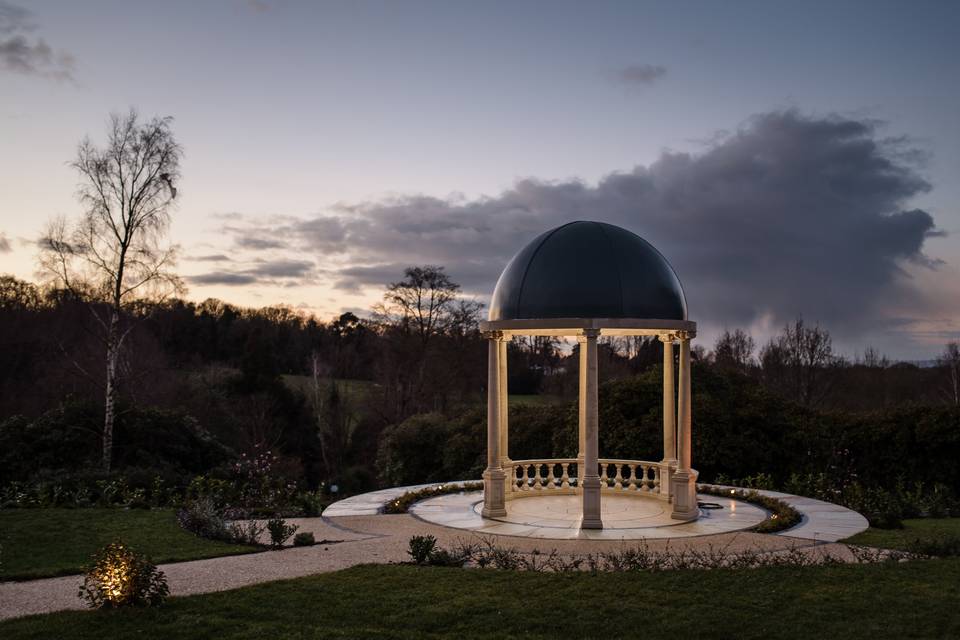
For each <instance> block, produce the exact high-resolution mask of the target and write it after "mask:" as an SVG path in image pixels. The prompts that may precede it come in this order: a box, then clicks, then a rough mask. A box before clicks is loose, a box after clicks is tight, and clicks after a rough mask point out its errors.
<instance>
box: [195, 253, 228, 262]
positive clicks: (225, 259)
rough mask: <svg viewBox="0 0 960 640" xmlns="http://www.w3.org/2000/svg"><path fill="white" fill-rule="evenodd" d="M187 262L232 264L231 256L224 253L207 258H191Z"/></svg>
mask: <svg viewBox="0 0 960 640" xmlns="http://www.w3.org/2000/svg"><path fill="white" fill-rule="evenodd" d="M187 260H189V261H191V262H231V259H230V257H229V256H226V255H224V254H222V253H215V254H210V255H205V256H190V257H188V258H187Z"/></svg>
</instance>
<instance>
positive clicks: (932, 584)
mask: <svg viewBox="0 0 960 640" xmlns="http://www.w3.org/2000/svg"><path fill="white" fill-rule="evenodd" d="M958 601H960V559H956V558H951V559H946V560H933V561H916V562H909V563H902V564H893V563H888V564H883V565H844V566H822V567H806V568H796V567H769V568H763V569H742V570H712V571H691V570H687V571H669V572H663V573H607V574H599V575H592V574H588V573H578V574H546V573H525V572H506V571H493V570H469V569H468V570H464V569H443V568H428V567H423V568H421V567H412V566H396V565H367V566H362V567H355V568H353V569H348V570H346V571H341V572H337V573H329V574H323V575H317V576H311V577H307V578H299V579H296V580H286V581H282V582H273V583H267V584H262V585H257V586H253V587H246V588H243V589H237V590H234V591H225V592H220V593H212V594H206V595H200V596H190V597H184V598H174V599H172V600H170V601H169V602H168V604H167V605H165V606H164V607H163V608H161V609H157V610H150V609H139V610H123V611H101V612H95V611H83V612H80V611H75V612H61V613H55V614H50V615H44V616H34V617H31V618H23V619H19V620H11V621H7V622H3V623H0V637H2V638H4V639H5V640H14V639H19V638H62V639H70V638H91V639H93V638H98V639H99V638H131V637H137V638H157V639H162V640H170V639H171V638H218V639H224V638H257V639H261V638H271V639H273V640H279V639H282V638H368V637H382V638H441V637H443V638H447V637H448V638H489V637H524V638H558V637H569V638H601V637H604V638H624V637H631V638H633V637H651V638H652V637H658V638H666V637H676V638H742V639H749V638H802V639H803V640H809V639H810V638H869V639H871V640H875V639H876V638H878V637H891V638H956V637H960V608H958V607H957V606H956V605H957V602H958Z"/></svg>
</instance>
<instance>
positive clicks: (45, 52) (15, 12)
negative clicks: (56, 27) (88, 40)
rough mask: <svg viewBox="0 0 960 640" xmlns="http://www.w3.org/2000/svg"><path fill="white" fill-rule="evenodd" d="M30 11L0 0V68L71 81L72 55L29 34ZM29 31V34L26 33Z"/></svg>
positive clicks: (32, 25)
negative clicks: (55, 49) (54, 48)
mask: <svg viewBox="0 0 960 640" xmlns="http://www.w3.org/2000/svg"><path fill="white" fill-rule="evenodd" d="M32 15H33V14H32V13H31V12H30V11H28V10H27V9H24V8H23V7H19V6H17V5H14V4H10V3H8V2H4V1H3V0H0V70H6V71H10V72H13V73H19V74H23V75H33V76H41V77H46V78H53V79H55V80H69V81H72V80H73V79H74V78H73V73H74V67H75V62H74V58H73V56H72V55H70V54H69V53H67V52H64V51H54V50H53V48H52V47H51V46H50V45H48V44H47V43H46V42H45V41H44V40H43V38H39V37H33V36H32V32H33V31H35V30H36V29H37V25H36V23H35V22H33V20H32ZM28 34H31V35H28Z"/></svg>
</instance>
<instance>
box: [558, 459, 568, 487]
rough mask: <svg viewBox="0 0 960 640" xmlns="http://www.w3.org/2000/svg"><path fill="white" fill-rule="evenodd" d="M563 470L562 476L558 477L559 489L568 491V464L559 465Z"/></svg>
mask: <svg viewBox="0 0 960 640" xmlns="http://www.w3.org/2000/svg"><path fill="white" fill-rule="evenodd" d="M561 468H562V469H563V472H562V475H561V476H560V488H561V489H569V488H570V463H569V462H564V463H563V464H562V465H561Z"/></svg>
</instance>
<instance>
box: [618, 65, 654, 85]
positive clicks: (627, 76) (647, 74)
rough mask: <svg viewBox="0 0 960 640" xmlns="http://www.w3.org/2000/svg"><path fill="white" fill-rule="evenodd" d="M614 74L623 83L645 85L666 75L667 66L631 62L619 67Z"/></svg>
mask: <svg viewBox="0 0 960 640" xmlns="http://www.w3.org/2000/svg"><path fill="white" fill-rule="evenodd" d="M615 75H616V79H617V81H619V82H622V83H623V84H626V85H631V86H647V85H651V84H653V83H654V82H656V81H657V80H659V79H660V78H662V77H663V76H665V75H667V68H666V67H664V66H662V65H659V64H632V65H630V66H628V67H624V68H622V69H619V70H618V71H617V72H616V74H615Z"/></svg>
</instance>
